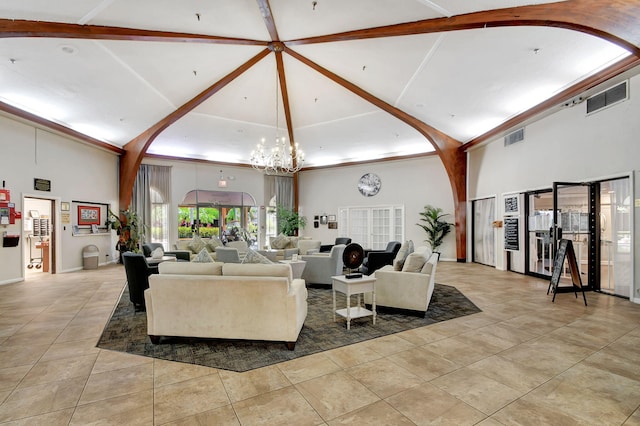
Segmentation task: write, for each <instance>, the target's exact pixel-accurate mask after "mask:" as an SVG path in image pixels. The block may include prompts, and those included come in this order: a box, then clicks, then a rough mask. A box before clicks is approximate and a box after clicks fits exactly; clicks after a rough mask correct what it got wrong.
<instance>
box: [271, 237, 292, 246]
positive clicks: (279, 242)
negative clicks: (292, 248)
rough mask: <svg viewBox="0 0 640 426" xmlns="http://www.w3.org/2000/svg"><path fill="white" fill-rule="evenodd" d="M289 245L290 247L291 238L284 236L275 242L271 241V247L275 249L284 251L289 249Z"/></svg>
mask: <svg viewBox="0 0 640 426" xmlns="http://www.w3.org/2000/svg"><path fill="white" fill-rule="evenodd" d="M287 245H289V237H287V236H286V235H284V234H280V235H278V236H277V237H275V238H274V239H273V240H271V247H273V248H274V249H280V250H282V249H284V248H285V247H287Z"/></svg>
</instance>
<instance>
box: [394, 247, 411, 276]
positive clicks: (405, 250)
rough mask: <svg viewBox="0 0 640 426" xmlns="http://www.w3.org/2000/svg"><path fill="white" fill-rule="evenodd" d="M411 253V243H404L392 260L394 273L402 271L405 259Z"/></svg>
mask: <svg viewBox="0 0 640 426" xmlns="http://www.w3.org/2000/svg"><path fill="white" fill-rule="evenodd" d="M412 252H413V241H412V240H408V241H405V242H404V243H403V244H402V245H401V246H400V250H398V254H396V257H395V259H393V269H394V270H396V271H402V267H403V266H404V261H405V260H406V259H407V256H409V255H410V254H411V253H412Z"/></svg>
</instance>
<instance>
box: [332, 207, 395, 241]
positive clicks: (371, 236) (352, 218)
mask: <svg viewBox="0 0 640 426" xmlns="http://www.w3.org/2000/svg"><path fill="white" fill-rule="evenodd" d="M338 215H339V223H338V229H342V230H343V231H341V232H340V234H341V235H343V236H347V237H350V238H351V240H352V241H353V242H354V243H358V244H360V245H361V246H362V247H363V248H365V249H371V250H382V249H384V248H386V246H387V243H388V242H389V241H400V242H402V241H404V206H376V207H341V208H340V209H338Z"/></svg>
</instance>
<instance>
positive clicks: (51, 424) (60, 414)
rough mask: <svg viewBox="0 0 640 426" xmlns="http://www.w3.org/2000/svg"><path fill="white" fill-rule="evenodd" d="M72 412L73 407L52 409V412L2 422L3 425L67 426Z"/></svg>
mask: <svg viewBox="0 0 640 426" xmlns="http://www.w3.org/2000/svg"><path fill="white" fill-rule="evenodd" d="M72 414H73V408H66V409H64V410H59V411H54V412H52V413H46V414H41V415H39V416H33V417H27V418H24V419H20V420H14V421H10V422H7V423H3V426H31V425H46V426H67V425H68V424H69V421H70V419H71V415H72Z"/></svg>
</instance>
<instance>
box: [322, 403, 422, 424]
mask: <svg viewBox="0 0 640 426" xmlns="http://www.w3.org/2000/svg"><path fill="white" fill-rule="evenodd" d="M327 423H328V424H329V425H330V426H339V425H379V426H381V425H389V426H392V425H393V426H403V425H405V426H410V425H414V423H413V422H412V421H411V420H409V419H408V418H406V417H405V416H403V415H402V414H400V412H398V411H397V410H396V409H394V408H393V407H392V406H390V405H389V404H388V403H386V402H385V401H378V402H374V403H373V404H371V405H367V406H366V407H362V408H361V409H359V410H356V411H353V412H351V413H349V414H345V415H344V416H340V417H338V418H337V419H334V420H331V421H329V422H327Z"/></svg>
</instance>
